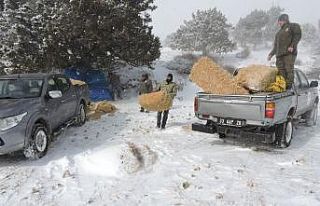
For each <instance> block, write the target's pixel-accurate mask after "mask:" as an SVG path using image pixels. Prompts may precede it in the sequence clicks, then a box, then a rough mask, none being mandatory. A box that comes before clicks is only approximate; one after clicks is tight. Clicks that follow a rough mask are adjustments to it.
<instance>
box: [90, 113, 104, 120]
mask: <svg viewBox="0 0 320 206" xmlns="http://www.w3.org/2000/svg"><path fill="white" fill-rule="evenodd" d="M102 115H103V113H102V112H97V111H91V112H88V113H87V117H88V119H89V120H90V121H94V120H99V119H101V116H102Z"/></svg>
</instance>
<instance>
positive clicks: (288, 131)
mask: <svg viewBox="0 0 320 206" xmlns="http://www.w3.org/2000/svg"><path fill="white" fill-rule="evenodd" d="M276 136H277V139H278V145H279V146H280V147H281V148H287V147H289V146H290V144H291V140H292V136H293V123H292V119H288V121H287V122H285V123H283V124H281V125H279V126H278V128H277V129H276Z"/></svg>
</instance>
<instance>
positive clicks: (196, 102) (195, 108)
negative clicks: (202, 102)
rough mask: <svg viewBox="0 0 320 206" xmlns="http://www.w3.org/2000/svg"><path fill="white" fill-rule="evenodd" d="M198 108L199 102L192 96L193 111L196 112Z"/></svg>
mask: <svg viewBox="0 0 320 206" xmlns="http://www.w3.org/2000/svg"><path fill="white" fill-rule="evenodd" d="M198 109H199V102H198V98H197V97H196V98H194V112H198Z"/></svg>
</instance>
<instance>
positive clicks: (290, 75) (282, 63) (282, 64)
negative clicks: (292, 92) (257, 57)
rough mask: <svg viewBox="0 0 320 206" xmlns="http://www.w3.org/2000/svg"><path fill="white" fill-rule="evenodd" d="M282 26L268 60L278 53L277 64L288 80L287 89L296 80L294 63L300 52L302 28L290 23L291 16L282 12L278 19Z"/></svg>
mask: <svg viewBox="0 0 320 206" xmlns="http://www.w3.org/2000/svg"><path fill="white" fill-rule="evenodd" d="M278 25H279V26H280V27H281V28H280V30H279V31H278V33H277V34H276V37H275V41H274V45H273V49H272V51H271V52H270V54H269V56H268V60H269V61H270V60H271V58H272V57H273V56H274V55H276V58H277V59H276V66H277V68H278V69H279V74H280V75H282V76H283V77H284V78H285V80H286V82H287V89H290V88H291V87H292V84H293V80H294V63H295V61H296V58H297V54H298V44H299V42H300V40H301V28H300V26H299V24H296V23H290V21H289V16H288V15H287V14H282V15H281V16H280V17H279V19H278Z"/></svg>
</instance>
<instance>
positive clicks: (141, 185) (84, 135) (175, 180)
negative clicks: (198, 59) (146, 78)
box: [0, 48, 320, 206]
mask: <svg viewBox="0 0 320 206" xmlns="http://www.w3.org/2000/svg"><path fill="white" fill-rule="evenodd" d="M162 52H163V53H162V58H161V60H159V61H158V63H157V65H156V70H155V71H154V74H153V75H154V78H155V79H156V80H158V81H160V80H162V79H164V78H165V76H166V74H167V73H168V71H167V70H166V67H165V65H166V64H165V63H166V62H168V61H170V60H172V59H173V57H174V56H175V55H177V54H179V53H178V52H176V51H172V50H170V49H166V48H164V49H163V50H162ZM266 55H267V51H259V52H252V54H251V56H250V58H249V59H248V60H243V61H239V60H238V59H236V58H235V57H233V56H234V55H228V56H227V57H225V59H224V60H223V61H225V63H226V64H233V65H235V66H243V65H247V64H249V63H264V64H266V63H267V62H266ZM299 58H301V61H302V63H301V64H302V66H301V68H304V70H308V68H309V67H311V66H312V65H313V64H315V62H316V61H319V60H316V59H314V58H312V55H311V54H309V53H304V52H303V51H301V53H300V57H299ZM310 65H311V66H310ZM312 67H313V66H312ZM314 78H318V76H315V77H314ZM175 80H176V81H178V82H180V83H181V84H182V85H184V86H185V87H184V90H183V91H181V92H180V93H179V95H178V97H179V99H177V100H176V101H175V103H174V108H173V109H172V110H171V111H170V114H169V115H170V117H169V120H168V127H167V129H166V130H164V131H162V130H158V129H156V127H155V126H156V114H155V113H140V112H139V106H138V104H137V99H136V98H131V99H127V100H122V101H119V102H116V103H115V105H116V106H117V108H118V109H119V110H118V111H117V112H116V113H115V114H112V115H109V116H103V118H102V119H101V120H99V121H92V122H88V123H87V124H86V125H84V126H83V127H81V128H69V129H68V130H66V132H65V133H64V134H62V135H61V136H59V137H58V139H57V140H56V141H55V142H53V143H52V144H51V148H50V149H49V152H48V154H47V155H46V156H45V157H44V158H43V159H40V160H38V161H26V160H25V159H23V158H22V157H20V156H18V157H12V156H1V157H0V204H1V205H10V206H11V205H19V206H20V205H35V206H38V205H49V206H50V205H52V206H53V205H69V206H73V205H97V206H98V205H99V206H100V205H108V206H109V205H113V206H114V205H119V206H123V205H159V206H163V205H177V206H178V205H186V206H195V205H199V206H200V205H201V206H203V205H252V206H256V205H288V206H293V205H320V184H319V183H320V167H319V165H320V156H319V151H320V128H319V126H316V127H305V126H303V125H297V126H296V131H295V137H294V140H293V142H292V145H291V147H290V148H287V149H283V150H278V149H275V148H273V147H269V146H265V145H263V144H261V143H254V144H249V145H248V144H247V143H246V142H244V141H243V140H234V139H226V140H220V139H218V137H217V135H209V134H203V133H198V132H193V131H191V123H193V122H197V121H198V120H197V119H196V118H195V117H194V114H193V96H194V93H195V92H196V91H197V90H198V89H197V88H195V86H194V85H192V84H191V83H190V82H189V81H188V80H186V79H185V78H184V77H180V76H175Z"/></svg>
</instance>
